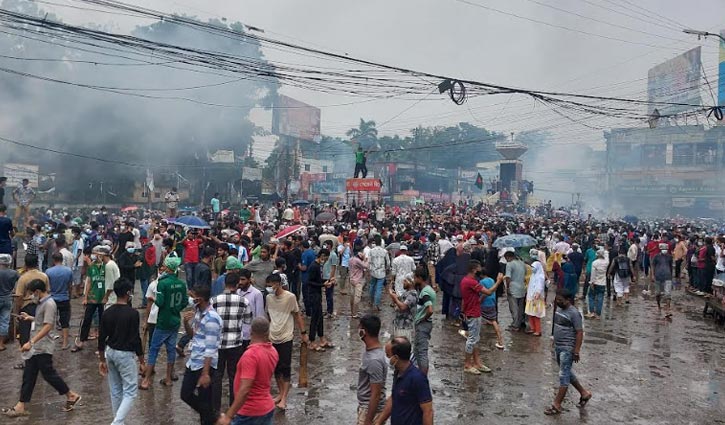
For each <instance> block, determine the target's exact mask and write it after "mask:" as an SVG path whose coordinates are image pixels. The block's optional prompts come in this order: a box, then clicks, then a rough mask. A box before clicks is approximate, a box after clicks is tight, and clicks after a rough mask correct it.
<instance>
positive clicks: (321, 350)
mask: <svg viewBox="0 0 725 425" xmlns="http://www.w3.org/2000/svg"><path fill="white" fill-rule="evenodd" d="M311 350H312V351H317V352H318V353H324V352H325V349H324V347H315V348H311Z"/></svg>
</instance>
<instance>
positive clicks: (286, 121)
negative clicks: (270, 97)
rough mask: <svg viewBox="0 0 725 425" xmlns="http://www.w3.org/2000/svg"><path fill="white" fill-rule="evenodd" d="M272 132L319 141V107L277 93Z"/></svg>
mask: <svg viewBox="0 0 725 425" xmlns="http://www.w3.org/2000/svg"><path fill="white" fill-rule="evenodd" d="M272 132H273V133H274V134H277V135H282V136H289V137H294V138H296V139H302V140H310V141H314V142H318V143H319V142H320V109H319V108H315V107H314V106H312V105H308V104H306V103H302V102H300V101H299V100H295V99H292V98H291V97H287V96H283V95H279V96H278V97H277V103H276V104H275V108H274V111H273V113H272Z"/></svg>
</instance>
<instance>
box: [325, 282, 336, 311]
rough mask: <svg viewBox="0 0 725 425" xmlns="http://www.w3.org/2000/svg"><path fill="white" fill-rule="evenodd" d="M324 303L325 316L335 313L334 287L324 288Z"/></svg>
mask: <svg viewBox="0 0 725 425" xmlns="http://www.w3.org/2000/svg"><path fill="white" fill-rule="evenodd" d="M325 303H326V304H327V314H333V313H334V312H335V287H334V286H330V287H329V288H325Z"/></svg>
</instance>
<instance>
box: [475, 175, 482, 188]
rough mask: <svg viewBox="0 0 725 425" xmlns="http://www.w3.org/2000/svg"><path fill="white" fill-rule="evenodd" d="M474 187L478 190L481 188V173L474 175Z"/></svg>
mask: <svg viewBox="0 0 725 425" xmlns="http://www.w3.org/2000/svg"><path fill="white" fill-rule="evenodd" d="M476 187H477V188H478V190H483V176H481V173H478V176H476Z"/></svg>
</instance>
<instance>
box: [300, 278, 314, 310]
mask: <svg viewBox="0 0 725 425" xmlns="http://www.w3.org/2000/svg"><path fill="white" fill-rule="evenodd" d="M302 305H304V306H305V315H306V316H307V317H310V316H311V315H312V309H311V308H310V287H309V285H308V284H307V282H305V281H302Z"/></svg>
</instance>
